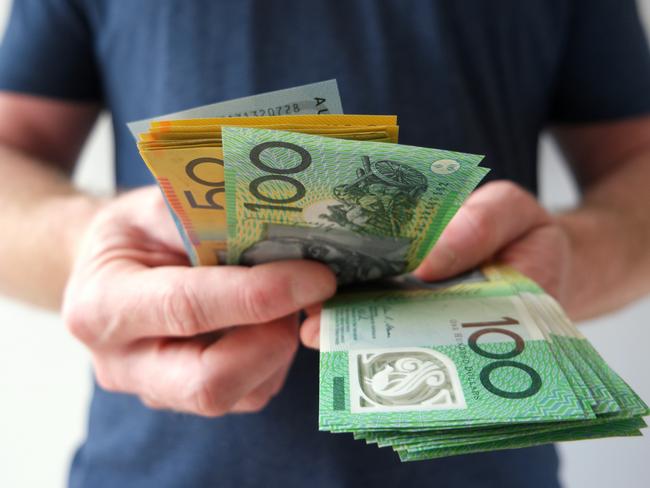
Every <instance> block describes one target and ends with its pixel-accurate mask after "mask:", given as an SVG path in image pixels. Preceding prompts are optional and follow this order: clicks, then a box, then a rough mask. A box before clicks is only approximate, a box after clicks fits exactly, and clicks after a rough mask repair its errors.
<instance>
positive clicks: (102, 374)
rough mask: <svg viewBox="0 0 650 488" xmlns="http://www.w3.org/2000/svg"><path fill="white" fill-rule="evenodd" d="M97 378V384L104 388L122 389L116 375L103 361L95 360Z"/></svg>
mask: <svg viewBox="0 0 650 488" xmlns="http://www.w3.org/2000/svg"><path fill="white" fill-rule="evenodd" d="M94 370H95V379H96V380H97V384H98V385H99V386H100V387H101V388H102V389H104V390H106V391H110V392H117V391H120V390H119V387H118V384H117V382H116V381H115V378H114V376H113V375H112V374H111V373H110V370H109V368H108V367H107V365H106V364H105V363H104V362H103V361H99V360H95V361H94Z"/></svg>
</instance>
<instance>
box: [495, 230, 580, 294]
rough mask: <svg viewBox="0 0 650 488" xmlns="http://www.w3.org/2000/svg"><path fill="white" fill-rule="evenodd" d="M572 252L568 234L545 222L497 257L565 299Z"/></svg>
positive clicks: (549, 291) (550, 292)
mask: <svg viewBox="0 0 650 488" xmlns="http://www.w3.org/2000/svg"><path fill="white" fill-rule="evenodd" d="M570 256H571V244H570V242H569V238H568V236H567V235H566V234H565V233H564V232H563V231H562V229H561V228H560V227H558V226H555V225H544V226H541V227H538V228H536V229H534V230H533V231H531V232H529V233H528V234H526V235H525V236H524V237H522V238H521V239H519V240H517V241H515V242H513V243H512V244H511V245H509V246H508V247H507V248H506V249H504V250H503V251H502V252H501V253H499V254H498V255H497V259H498V260H499V261H500V262H503V263H505V264H508V265H510V266H512V267H513V268H515V269H517V270H518V271H519V272H521V273H523V274H524V275H526V276H528V277H529V278H531V279H532V280H534V281H535V282H536V283H537V284H539V285H540V286H541V287H542V288H544V290H546V292H547V293H549V294H550V295H552V296H553V297H555V298H556V299H558V300H559V301H560V302H561V303H562V302H563V300H564V299H565V297H566V293H567V290H566V289H565V285H566V283H568V276H569V273H570V264H571V263H570V261H571V260H570Z"/></svg>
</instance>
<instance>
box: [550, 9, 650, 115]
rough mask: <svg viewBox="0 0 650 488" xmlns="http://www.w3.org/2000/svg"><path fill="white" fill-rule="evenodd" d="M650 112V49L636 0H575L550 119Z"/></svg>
mask: <svg viewBox="0 0 650 488" xmlns="http://www.w3.org/2000/svg"><path fill="white" fill-rule="evenodd" d="M648 113H650V50H649V48H648V40H647V38H646V36H645V32H644V29H643V26H642V25H641V20H640V17H639V12H638V10H637V6H636V2H635V1H634V0H576V1H575V2H574V10H573V12H572V18H571V21H570V26H569V32H568V35H567V43H566V48H565V50H564V58H563V60H562V62H561V64H560V68H559V72H558V74H557V78H556V85H555V92H554V98H553V103H552V106H551V113H550V122H556V123H557V122H560V123H561V122H591V121H594V122H595V121H603V120H608V119H616V118H624V117H631V116H636V115H642V114H648Z"/></svg>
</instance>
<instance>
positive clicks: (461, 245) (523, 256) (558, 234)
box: [300, 181, 571, 347]
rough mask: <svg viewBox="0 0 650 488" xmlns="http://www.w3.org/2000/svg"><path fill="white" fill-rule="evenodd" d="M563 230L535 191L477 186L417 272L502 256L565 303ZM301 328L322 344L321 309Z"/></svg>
mask: <svg viewBox="0 0 650 488" xmlns="http://www.w3.org/2000/svg"><path fill="white" fill-rule="evenodd" d="M570 249H571V247H570V242H569V239H568V237H567V235H566V233H565V231H564V229H563V228H562V227H561V226H560V225H559V224H558V223H557V222H556V221H555V220H554V218H553V217H552V216H551V215H550V214H548V213H547V212H546V211H545V210H544V209H543V208H542V207H541V206H540V205H539V204H538V203H537V200H536V199H535V197H534V196H533V195H531V194H530V193H528V192H527V191H525V190H524V189H523V188H521V187H520V186H518V185H516V184H514V183H511V182H509V181H497V182H493V183H488V184H486V185H484V186H482V187H481V188H479V189H478V190H476V191H475V192H474V193H473V194H472V195H471V196H470V197H469V198H468V199H467V201H466V202H465V204H464V205H463V206H462V207H461V208H460V210H459V211H458V213H457V214H456V215H455V216H454V218H453V219H452V220H451V222H450V223H449V225H448V226H447V228H446V229H445V230H444V232H443V233H442V235H441V236H440V239H439V240H438V242H437V243H436V244H435V246H434V248H433V250H432V251H431V253H430V254H429V256H427V258H426V259H425V260H424V261H423V262H422V264H421V265H420V267H419V268H418V269H416V270H415V271H414V274H415V275H416V276H417V277H419V278H421V279H423V280H426V281H436V280H444V279H446V278H451V277H452V276H455V275H458V274H460V273H463V272H465V271H468V270H471V269H472V268H475V267H476V266H478V265H480V264H482V263H484V262H486V261H489V260H491V259H497V260H498V261H500V262H503V263H506V264H509V265H511V266H513V267H514V268H516V269H518V270H519V271H521V272H522V273H524V274H525V275H527V276H529V277H530V278H532V279H533V280H535V281H536V282H537V283H539V284H540V285H541V286H542V287H543V288H544V289H545V290H546V291H547V292H548V293H550V294H551V295H553V296H555V297H556V298H557V299H558V300H559V301H560V302H563V301H564V299H565V297H566V293H567V289H566V288H567V283H568V278H569V273H570V268H571V252H570ZM308 312H309V317H308V319H307V320H306V321H305V323H304V325H303V326H302V328H301V332H300V335H301V338H302V341H303V343H304V344H305V345H307V346H310V347H318V345H319V333H320V313H319V312H320V310H319V308H318V307H311V308H310V309H309V310H308Z"/></svg>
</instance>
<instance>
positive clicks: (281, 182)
mask: <svg viewBox="0 0 650 488" xmlns="http://www.w3.org/2000/svg"><path fill="white" fill-rule="evenodd" d="M222 134H223V154H224V170H225V181H226V185H225V186H226V206H227V208H228V212H227V220H228V262H229V263H231V264H238V263H246V264H255V263H261V262H268V261H273V260H278V259H287V258H296V257H302V258H306V259H315V260H319V261H322V262H325V263H326V264H328V265H330V266H331V267H332V269H333V270H334V271H335V272H336V273H337V277H338V279H339V283H350V282H356V281H365V280H371V279H377V278H380V277H382V276H386V275H395V274H401V273H403V272H405V271H408V270H411V269H413V268H415V267H416V266H417V265H418V264H419V263H420V262H421V261H422V259H423V258H424V257H425V256H426V254H427V253H428V252H429V250H430V249H431V246H432V245H433V243H434V242H435V241H436V239H437V238H438V236H439V235H440V233H441V232H442V229H443V228H444V227H445V226H446V224H447V222H448V221H449V220H450V219H451V217H452V216H453V214H454V213H455V211H456V210H457V209H458V207H459V206H460V204H461V203H462V201H464V199H465V198H466V197H467V195H468V194H469V192H470V191H471V190H473V189H474V188H475V187H476V185H477V184H478V182H479V181H480V180H481V179H482V178H483V176H484V175H485V174H486V173H487V171H488V170H487V169H486V168H482V167H479V166H478V164H479V162H480V161H481V159H482V156H479V155H473V154H464V153H458V152H452V151H445V150H438V149H428V148H421V147H414V146H406V145H399V144H385V143H381V142H368V141H350V140H343V139H337V138H328V137H321V136H314V135H307V134H299V133H295V132H286V131H275V130H267V129H258V128H240V127H224V128H223V129H222Z"/></svg>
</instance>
